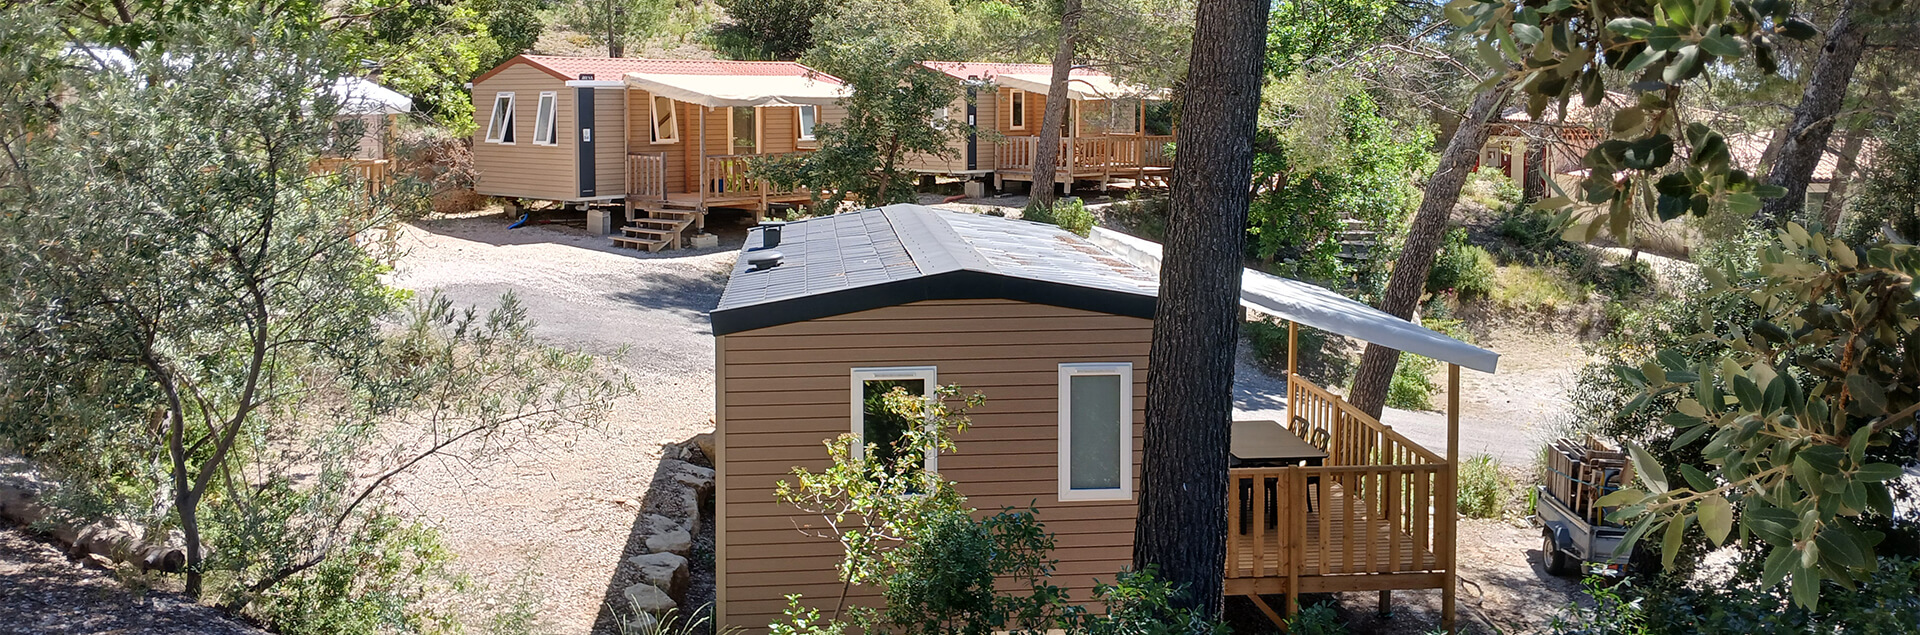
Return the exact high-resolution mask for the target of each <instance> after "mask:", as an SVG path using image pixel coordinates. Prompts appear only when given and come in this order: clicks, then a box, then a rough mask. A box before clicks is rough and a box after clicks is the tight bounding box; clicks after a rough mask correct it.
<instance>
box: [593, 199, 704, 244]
mask: <svg viewBox="0 0 1920 635" xmlns="http://www.w3.org/2000/svg"><path fill="white" fill-rule="evenodd" d="M641 210H642V211H644V212H646V217H644V218H636V219H633V222H632V224H629V225H627V226H625V227H621V228H620V235H618V236H614V237H613V246H615V247H627V248H631V249H645V250H647V251H650V252H653V251H660V250H661V249H679V248H680V245H681V241H680V238H681V235H682V234H684V233H686V231H687V228H688V227H692V226H693V223H694V221H695V220H696V219H698V218H699V217H700V210H699V209H697V208H694V207H692V206H688V205H682V204H678V203H669V202H664V201H661V202H655V203H652V204H649V205H647V206H645V207H643V208H641Z"/></svg>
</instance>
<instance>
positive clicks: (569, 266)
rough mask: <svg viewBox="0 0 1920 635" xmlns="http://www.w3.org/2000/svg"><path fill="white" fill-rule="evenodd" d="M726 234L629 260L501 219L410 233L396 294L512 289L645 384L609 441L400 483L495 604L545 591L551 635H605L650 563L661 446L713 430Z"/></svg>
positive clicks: (554, 444)
mask: <svg viewBox="0 0 1920 635" xmlns="http://www.w3.org/2000/svg"><path fill="white" fill-rule="evenodd" d="M717 229H720V230H721V231H720V233H721V235H722V238H723V240H722V244H721V246H720V247H718V248H713V249H706V250H680V251H674V252H662V253H660V254H644V253H638V252H633V251H617V250H614V249H613V248H612V247H611V246H610V245H609V241H608V240H607V239H606V238H604V237H593V236H588V235H587V234H586V233H585V232H584V231H582V230H579V229H576V228H569V227H565V226H559V225H545V226H533V227H528V228H523V229H518V230H511V231H510V230H507V229H506V222H505V221H504V220H502V219H501V218H500V217H498V216H492V217H476V218H465V219H452V220H440V221H429V222H422V223H419V224H417V225H415V226H409V227H407V228H406V230H405V231H404V233H403V234H402V238H401V243H402V246H403V247H404V248H406V249H407V250H408V252H409V253H408V254H407V255H406V256H405V257H404V258H403V259H402V260H401V262H400V265H399V267H398V268H397V270H396V271H395V273H394V274H393V282H394V283H395V284H397V285H399V286H402V287H405V288H408V289H413V290H416V291H420V292H423V293H424V292H426V291H429V290H434V289H438V290H439V291H440V292H442V293H444V294H446V295H447V296H448V297H449V298H451V299H452V300H453V301H454V302H455V303H456V304H457V305H477V306H479V307H481V308H482V309H483V310H484V309H486V308H489V307H492V306H494V305H496V304H497V303H498V301H499V297H500V295H501V294H502V293H504V292H507V291H512V292H514V293H516V294H518V296H519V298H520V299H521V300H522V301H523V302H524V303H525V305H526V306H527V308H528V310H529V312H530V313H531V315H532V317H533V319H534V320H535V321H536V322H537V324H538V326H537V329H536V331H535V332H536V335H538V336H539V337H541V338H542V339H545V340H547V341H549V342H552V343H553V344H555V345H559V346H566V347H575V348H581V349H584V350H587V351H590V352H593V353H596V354H600V355H606V356H609V357H610V358H611V360H612V361H613V362H614V364H615V365H616V366H617V367H619V368H621V369H622V370H624V371H626V372H627V373H628V374H629V375H630V376H631V377H632V380H633V384H634V387H635V392H634V394H632V395H631V396H628V397H626V398H623V399H621V400H620V401H619V402H618V403H616V407H615V411H614V414H613V416H612V418H611V420H609V421H607V422H606V426H605V430H604V431H574V433H573V434H570V435H566V438H557V439H553V440H551V442H549V443H546V444H545V445H544V447H543V449H541V450H539V451H535V452H527V453H521V454H518V455H515V456H513V457H511V458H510V459H509V460H505V461H500V462H497V463H494V464H490V465H476V466H469V465H463V464H457V463H446V464H441V465H433V466H427V467H426V468H425V469H421V470H418V471H417V472H415V473H413V474H411V475H409V476H407V477H406V478H404V479H401V480H400V482H398V483H397V484H396V487H397V489H398V491H399V493H400V496H401V498H402V501H403V506H404V507H405V508H406V509H407V510H409V511H410V513H412V514H413V515H414V516H415V517H416V518H420V519H423V520H426V521H428V522H430V523H432V524H433V525H434V526H436V527H438V528H439V529H440V530H441V531H442V532H443V533H444V536H445V539H446V541H447V545H448V547H449V548H450V549H451V550H452V551H453V553H455V554H456V555H457V556H458V563H457V566H458V567H459V568H461V569H462V570H464V571H465V572H466V573H468V574H469V575H471V576H472V577H473V578H474V579H475V581H477V582H479V583H480V585H481V587H482V588H483V589H486V590H488V592H485V593H483V595H502V594H505V593H506V592H507V591H509V590H511V589H515V588H522V587H525V586H527V585H529V584H531V585H537V592H536V593H534V594H533V595H534V596H536V597H538V598H540V604H541V606H540V607H538V608H539V609H540V610H539V614H540V615H542V616H544V617H545V621H546V622H547V626H550V627H551V628H552V630H553V631H554V632H559V633H586V632H588V631H589V630H592V629H593V628H594V625H595V624H596V621H600V622H602V623H601V624H600V626H601V630H602V631H604V630H606V626H607V625H608V624H607V623H605V620H604V618H602V607H603V605H604V604H605V603H606V602H607V601H608V600H609V599H617V598H618V597H619V589H618V588H614V587H616V586H619V582H620V581H621V580H624V578H623V577H621V576H620V575H619V574H620V571H619V567H621V566H623V563H624V562H625V560H626V558H627V557H628V556H631V555H635V554H637V553H638V551H637V550H635V547H637V546H638V545H637V544H630V543H633V542H634V541H632V537H633V535H634V524H635V521H636V519H637V517H638V512H639V503H640V501H641V500H642V498H643V497H644V496H645V494H646V490H647V485H648V483H649V482H651V481H652V479H653V477H654V471H655V468H656V466H657V465H658V462H659V458H660V455H661V446H662V445H663V444H667V443H672V442H676V441H680V440H683V439H686V438H688V437H689V436H691V435H693V434H695V433H696V432H700V431H705V430H710V429H711V428H712V418H713V339H712V337H711V335H710V333H709V331H708V326H707V320H706V311H707V310H708V309H709V308H711V307H713V306H714V304H715V303H717V301H718V300H719V296H720V290H721V288H722V286H723V285H724V281H725V277H724V276H725V274H726V272H727V271H729V270H730V268H731V267H732V263H733V258H734V250H736V249H738V247H739V240H740V238H739V232H738V231H737V228H734V227H731V226H729V227H722V228H717ZM623 347H624V350H622V348H623ZM523 590H524V589H523ZM484 599H485V598H483V599H482V600H483V601H484Z"/></svg>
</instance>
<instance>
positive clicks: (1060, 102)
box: [1027, 0, 1080, 207]
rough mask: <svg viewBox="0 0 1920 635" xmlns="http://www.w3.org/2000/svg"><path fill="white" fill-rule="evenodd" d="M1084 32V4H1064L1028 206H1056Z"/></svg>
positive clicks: (1068, 1) (1073, 0)
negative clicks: (1064, 131)
mask: <svg viewBox="0 0 1920 635" xmlns="http://www.w3.org/2000/svg"><path fill="white" fill-rule="evenodd" d="M1079 28H1080V0H1063V1H1062V2H1061V3H1060V46H1059V48H1056V49H1054V50H1053V77H1052V78H1050V79H1049V80H1048V82H1047V110H1046V114H1045V115H1044V116H1042V117H1041V118H1040V133H1039V134H1037V135H1034V136H1035V137H1036V138H1035V139H1034V140H1035V141H1037V142H1038V145H1035V146H1034V148H1033V187H1032V188H1029V191H1028V193H1027V194H1028V197H1029V198H1028V203H1027V204H1028V205H1032V206H1039V207H1048V206H1051V205H1053V176H1054V172H1055V169H1056V167H1057V164H1058V163H1060V125H1061V124H1062V123H1064V122H1065V121H1066V120H1067V104H1068V103H1070V102H1071V100H1070V99H1068V97H1067V76H1068V75H1069V74H1070V73H1071V72H1072V71H1073V53H1074V50H1075V45H1076V41H1075V40H1076V39H1077V38H1078V37H1079V33H1078V32H1077V31H1078V30H1079Z"/></svg>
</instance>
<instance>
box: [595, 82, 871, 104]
mask: <svg viewBox="0 0 1920 635" xmlns="http://www.w3.org/2000/svg"><path fill="white" fill-rule="evenodd" d="M623 79H624V80H625V81H626V82H627V85H628V86H632V87H634V88H638V89H641V90H645V91H647V92H649V93H653V94H655V95H660V96H662V97H666V98H669V99H672V100H674V101H684V102H688V103H694V104H700V105H702V106H708V107H712V108H724V107H746V106H797V105H801V104H814V105H827V104H832V103H834V102H835V101H838V100H839V99H840V98H841V97H844V96H845V95H846V87H845V86H844V85H842V84H840V83H837V82H834V81H831V80H825V79H818V78H813V77H804V76H798V75H786V76H764V75H761V76H742V75H670V74H664V73H627V74H626V76H625V77H624V78H623Z"/></svg>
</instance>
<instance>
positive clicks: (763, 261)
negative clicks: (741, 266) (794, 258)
mask: <svg viewBox="0 0 1920 635" xmlns="http://www.w3.org/2000/svg"><path fill="white" fill-rule="evenodd" d="M779 264H780V252H777V251H771V250H765V249H763V250H760V251H755V252H752V253H751V254H750V255H748V256H747V265H748V266H750V267H753V270H754V271H761V270H764V269H772V268H774V267H775V266H777V265H779Z"/></svg>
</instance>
